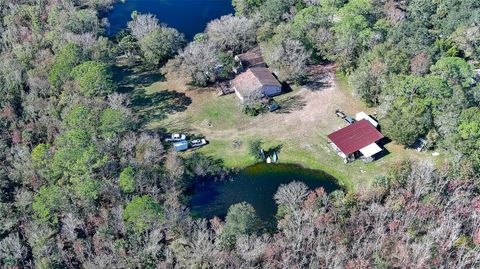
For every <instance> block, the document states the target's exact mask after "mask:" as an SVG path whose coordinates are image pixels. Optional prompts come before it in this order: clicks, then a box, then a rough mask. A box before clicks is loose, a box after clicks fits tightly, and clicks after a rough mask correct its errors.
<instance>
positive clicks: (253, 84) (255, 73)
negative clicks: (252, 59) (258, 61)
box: [232, 67, 282, 96]
mask: <svg viewBox="0 0 480 269" xmlns="http://www.w3.org/2000/svg"><path fill="white" fill-rule="evenodd" d="M232 86H233V87H234V88H235V89H236V90H237V91H238V92H239V93H240V94H241V95H242V96H245V95H247V94H249V93H251V92H254V91H256V90H259V89H261V88H262V87H264V86H275V87H282V85H281V84H280V82H278V80H277V79H276V78H275V76H273V74H272V73H271V72H270V70H268V68H265V67H255V68H249V69H248V70H247V71H245V72H244V73H241V74H240V75H238V76H237V77H236V78H235V79H234V80H233V81H232Z"/></svg>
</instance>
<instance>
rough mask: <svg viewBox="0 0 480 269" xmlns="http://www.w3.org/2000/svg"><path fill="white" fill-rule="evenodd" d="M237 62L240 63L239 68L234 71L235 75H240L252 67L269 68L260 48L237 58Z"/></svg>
mask: <svg viewBox="0 0 480 269" xmlns="http://www.w3.org/2000/svg"><path fill="white" fill-rule="evenodd" d="M235 61H237V62H238V63H239V67H237V68H236V69H235V70H234V71H235V73H240V72H241V71H242V70H245V69H247V68H250V67H267V65H266V64H265V61H264V60H263V57H262V52H261V51H260V48H259V47H255V48H253V49H251V50H249V51H247V52H245V53H242V54H239V55H237V56H235Z"/></svg>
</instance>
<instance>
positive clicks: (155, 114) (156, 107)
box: [132, 89, 192, 123]
mask: <svg viewBox="0 0 480 269" xmlns="http://www.w3.org/2000/svg"><path fill="white" fill-rule="evenodd" d="M191 103H192V99H191V98H190V97H188V96H186V95H185V93H181V92H177V91H172V90H165V91H160V92H155V93H152V94H147V93H146V92H145V89H139V90H136V91H135V92H133V93H132V107H133V109H134V110H135V111H136V112H137V114H138V115H139V116H140V120H141V122H142V123H147V122H150V121H153V120H157V121H158V120H163V119H165V118H166V117H167V115H168V114H173V113H176V112H182V111H185V110H186V109H187V107H188V106H189V105H190V104H191Z"/></svg>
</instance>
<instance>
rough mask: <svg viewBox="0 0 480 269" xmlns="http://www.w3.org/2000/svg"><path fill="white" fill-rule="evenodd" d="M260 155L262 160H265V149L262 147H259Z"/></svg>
mask: <svg viewBox="0 0 480 269" xmlns="http://www.w3.org/2000/svg"><path fill="white" fill-rule="evenodd" d="M260 157H261V158H262V160H265V151H264V150H263V149H260Z"/></svg>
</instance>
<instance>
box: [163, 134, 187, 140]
mask: <svg viewBox="0 0 480 269" xmlns="http://www.w3.org/2000/svg"><path fill="white" fill-rule="evenodd" d="M186 139H187V136H186V135H184V134H171V135H169V136H167V137H166V138H165V142H177V141H182V140H186Z"/></svg>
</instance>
